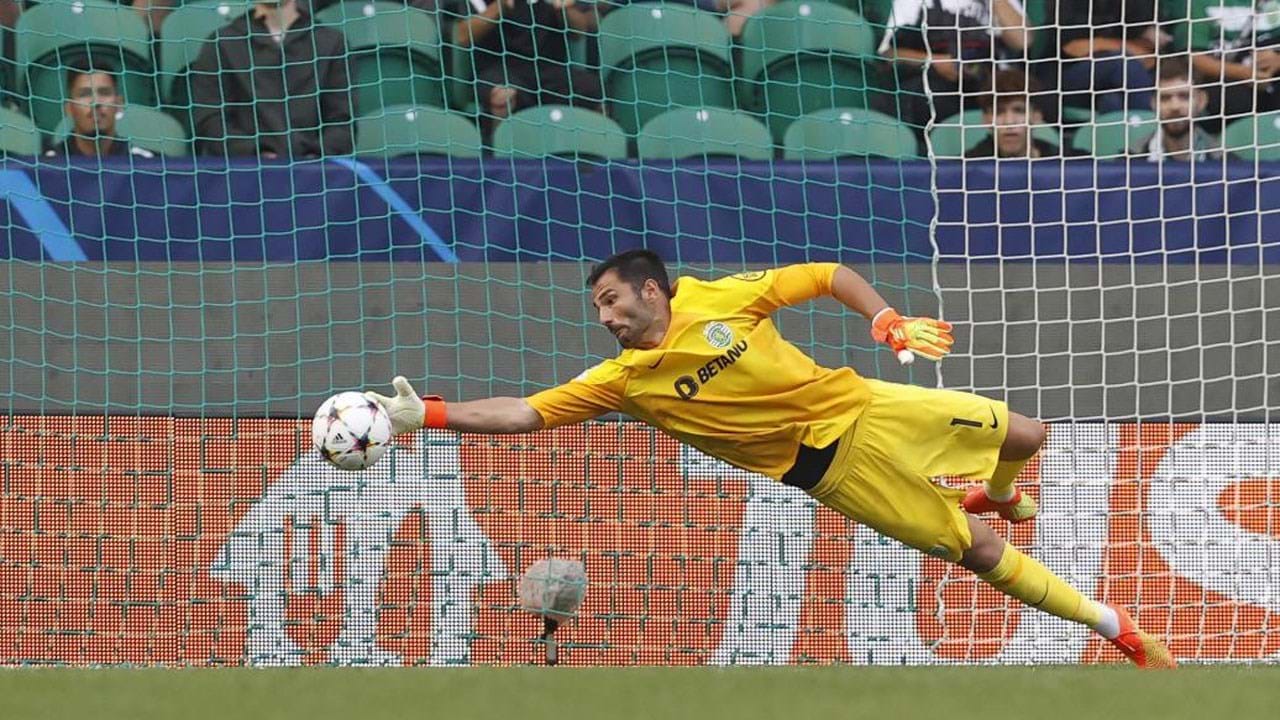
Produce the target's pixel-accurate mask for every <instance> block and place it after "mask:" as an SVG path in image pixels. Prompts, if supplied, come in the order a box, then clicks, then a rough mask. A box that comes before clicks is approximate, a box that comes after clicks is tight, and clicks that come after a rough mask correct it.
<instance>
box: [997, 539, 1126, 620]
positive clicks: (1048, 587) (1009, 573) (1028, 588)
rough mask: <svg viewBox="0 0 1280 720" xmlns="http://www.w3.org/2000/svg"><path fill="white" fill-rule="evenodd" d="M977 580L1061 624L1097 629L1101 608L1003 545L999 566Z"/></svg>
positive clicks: (1032, 560)
mask: <svg viewBox="0 0 1280 720" xmlns="http://www.w3.org/2000/svg"><path fill="white" fill-rule="evenodd" d="M978 577H980V578H982V579H983V580H986V581H987V582H988V583H990V584H991V586H992V587H994V588H995V589H997V590H999V591H1000V592H1002V593H1004V594H1006V595H1009V596H1012V597H1015V598H1017V599H1019V600H1021V601H1022V602H1023V603H1025V604H1026V605H1028V606H1029V607H1033V608H1036V609H1038V610H1043V611H1045V612H1047V613H1049V614H1050V615H1056V616H1058V617H1060V618H1063V619H1064V620H1071V621H1074V622H1078V623H1083V624H1085V625H1088V626H1089V627H1091V628H1096V627H1098V624H1099V623H1100V622H1101V621H1102V619H1103V608H1102V606H1101V605H1099V604H1098V603H1096V602H1094V601H1093V600H1090V599H1089V598H1087V597H1085V596H1084V595H1083V594H1082V593H1081V592H1080V591H1079V590H1076V589H1075V588H1073V587H1071V586H1070V585H1068V584H1067V583H1066V581H1064V580H1063V579H1062V578H1060V577H1058V576H1057V575H1054V574H1053V573H1052V572H1049V568H1047V567H1045V566H1044V565H1041V564H1040V563H1039V561H1037V560H1036V559H1035V558H1033V557H1030V556H1028V555H1025V554H1024V553H1023V552H1022V551H1021V550H1019V549H1017V548H1015V547H1014V546H1012V545H1010V544H1008V543H1005V545H1004V554H1002V555H1001V556H1000V562H998V563H996V566H995V567H993V568H991V569H990V570H988V571H987V572H984V573H980V574H979V575H978Z"/></svg>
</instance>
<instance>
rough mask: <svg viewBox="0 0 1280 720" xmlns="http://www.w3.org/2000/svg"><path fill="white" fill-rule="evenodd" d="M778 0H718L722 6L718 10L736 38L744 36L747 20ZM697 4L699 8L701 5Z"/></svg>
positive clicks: (725, 24) (730, 32)
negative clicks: (722, 13)
mask: <svg viewBox="0 0 1280 720" xmlns="http://www.w3.org/2000/svg"><path fill="white" fill-rule="evenodd" d="M775 2H777V0H718V2H717V4H718V5H720V6H721V7H720V8H717V9H718V10H720V11H722V12H724V14H725V15H724V26H725V27H726V28H728V30H729V34H730V35H732V36H734V37H741V36H742V28H744V27H746V25H747V20H749V19H751V16H752V15H755V14H756V13H759V12H763V11H764V10H766V9H767V8H769V7H771V6H773V4H774V3H775ZM690 4H697V5H699V7H701V6H702V4H701V3H690Z"/></svg>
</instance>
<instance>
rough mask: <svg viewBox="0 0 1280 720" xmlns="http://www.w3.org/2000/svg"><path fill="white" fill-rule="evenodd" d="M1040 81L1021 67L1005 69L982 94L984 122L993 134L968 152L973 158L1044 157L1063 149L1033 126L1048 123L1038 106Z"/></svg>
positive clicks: (1057, 153) (967, 154) (997, 74)
mask: <svg viewBox="0 0 1280 720" xmlns="http://www.w3.org/2000/svg"><path fill="white" fill-rule="evenodd" d="M1039 92H1040V84H1039V83H1037V82H1036V81H1035V79H1034V78H1029V77H1027V74H1026V73H1025V72H1023V71H1021V70H1002V71H1000V72H997V73H996V74H995V76H994V77H993V78H992V80H991V83H990V85H989V87H988V88H987V91H986V92H984V93H983V94H982V99H981V103H982V123H983V124H984V125H991V126H992V129H991V135H990V136H989V137H987V139H986V140H983V141H982V142H980V143H978V144H977V145H975V146H973V148H971V149H970V150H969V152H967V153H965V157H969V158H1041V157H1054V156H1057V155H1059V154H1060V153H1061V151H1060V150H1059V148H1058V146H1056V145H1054V144H1053V143H1050V142H1046V141H1044V140H1041V139H1040V138H1037V137H1035V136H1034V135H1033V134H1032V132H1031V130H1032V128H1033V127H1034V126H1036V125H1041V124H1043V123H1044V114H1043V113H1041V112H1040V110H1039V109H1038V108H1037V104H1036V98H1037V97H1038V93H1039Z"/></svg>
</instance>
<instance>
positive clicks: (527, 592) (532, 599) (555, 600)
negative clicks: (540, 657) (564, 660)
mask: <svg viewBox="0 0 1280 720" xmlns="http://www.w3.org/2000/svg"><path fill="white" fill-rule="evenodd" d="M517 591H518V594H519V596H520V607H521V608H523V609H524V610H526V611H528V612H531V613H533V614H535V615H537V616H539V617H541V618H542V635H541V636H539V638H538V641H539V642H541V643H542V644H543V647H544V648H545V650H546V663H547V665H556V664H558V663H559V662H560V648H559V645H558V644H557V642H556V640H555V637H554V634H555V631H556V629H557V628H559V627H560V624H561V623H562V622H564V621H565V620H568V619H569V618H572V617H573V616H574V613H576V612H577V611H578V607H579V606H580V605H582V598H583V597H584V596H585V595H586V592H587V573H586V570H585V568H584V567H583V565H582V563H580V562H578V561H576V560H564V559H561V558H543V559H542V560H539V561H538V562H536V563H534V564H533V565H531V566H530V567H529V569H528V570H526V571H525V572H524V574H523V575H521V576H520V583H519V587H518V588H517Z"/></svg>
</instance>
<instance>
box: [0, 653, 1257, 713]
mask: <svg viewBox="0 0 1280 720" xmlns="http://www.w3.org/2000/svg"><path fill="white" fill-rule="evenodd" d="M0 717H3V718H6V719H7V718H12V719H14V720H17V719H19V718H22V719H23V720H43V719H44V718H49V719H55V718H56V719H57V720H110V719H114V718H129V719H130V720H151V719H153V718H155V719H157V720H159V719H161V718H163V719H164V720H206V719H208V720H232V719H233V718H234V720H242V719H243V720H248V719H258V718H262V719H274V718H307V719H308V720H321V719H327V718H350V719H351V720H374V719H377V718H442V719H447V720H459V719H460V718H504V719H505V718H511V719H512V720H541V719H543V718H548V719H549V718H555V719H556V720H563V719H565V718H591V719H593V720H595V719H602V720H604V719H609V720H611V719H613V718H685V717H687V718H699V719H706V720H711V719H713V718H714V719H719V718H726V719H729V720H741V719H744V718H768V719H770V720H807V719H808V718H876V719H877V720H879V719H880V718H884V720H901V719H911V718H921V719H928V720H963V719H965V718H982V719H983V720H995V719H998V718H1027V719H1029V720H1057V719H1059V718H1064V719H1065V718H1073V719H1079V720H1083V719H1085V718H1117V719H1120V720H1134V719H1135V718H1162V719H1171V718H1195V719H1196V720H1218V719H1225V720H1237V719H1238V720H1261V719H1262V718H1272V717H1280V667H1240V666H1233V667H1190V668H1183V669H1181V670H1178V671H1176V672H1165V673H1146V672H1139V671H1137V670H1135V669H1133V668H1130V667H1123V666H1116V667H1038V668H1026V667H981V668H906V667H902V668H894V667H890V668H885V667H875V668H869V667H820V668H819V667H808V668H806V667H786V668H728V669H717V668H542V667H522V668H404V669H332V668H323V669H321V668H306V669H288V670H251V669H226V670H208V669H199V670H161V669H101V670H70V669H38V670H37V669H8V670H2V671H0Z"/></svg>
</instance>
